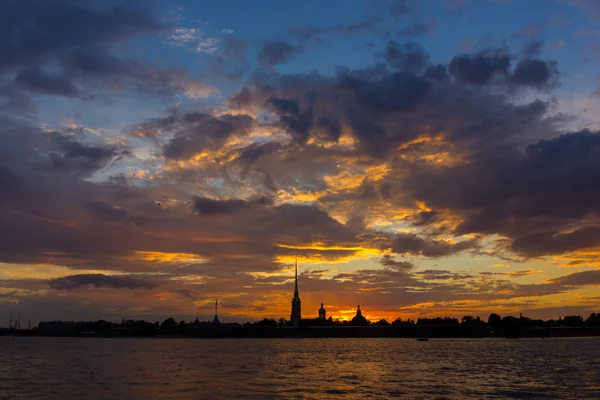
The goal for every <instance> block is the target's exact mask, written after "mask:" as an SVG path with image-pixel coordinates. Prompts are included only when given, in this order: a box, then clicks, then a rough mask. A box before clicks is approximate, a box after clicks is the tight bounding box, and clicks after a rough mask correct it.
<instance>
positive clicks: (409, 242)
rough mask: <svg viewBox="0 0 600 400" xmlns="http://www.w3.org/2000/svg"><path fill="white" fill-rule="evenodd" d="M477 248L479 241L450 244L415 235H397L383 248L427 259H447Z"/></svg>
mask: <svg viewBox="0 0 600 400" xmlns="http://www.w3.org/2000/svg"><path fill="white" fill-rule="evenodd" d="M476 246H477V240H474V239H472V240H466V241H463V242H458V243H449V242H444V241H440V240H432V239H429V238H426V237H420V236H417V235H415V234H410V233H404V234H396V235H395V236H393V237H392V238H391V240H390V241H389V242H388V243H385V244H383V248H389V249H390V250H391V251H392V252H394V253H396V254H413V255H423V256H425V257H445V256H448V255H451V254H456V253H459V252H461V251H464V250H467V249H473V248H475V247H476Z"/></svg>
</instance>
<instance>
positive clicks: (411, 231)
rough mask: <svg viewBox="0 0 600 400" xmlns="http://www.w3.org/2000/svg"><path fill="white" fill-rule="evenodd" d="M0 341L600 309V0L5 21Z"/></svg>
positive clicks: (366, 2) (203, 5) (112, 9)
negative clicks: (9, 328)
mask: <svg viewBox="0 0 600 400" xmlns="http://www.w3.org/2000/svg"><path fill="white" fill-rule="evenodd" d="M0 37H2V40H1V41H0V326H4V325H7V323H8V319H9V318H10V316H12V318H13V319H15V318H16V317H17V316H18V315H20V316H21V319H22V322H21V326H23V320H26V319H29V318H31V320H32V321H35V322H37V321H40V320H55V319H67V320H92V319H99V318H104V319H108V320H113V321H120V320H121V318H125V319H131V318H135V319H147V320H151V321H155V320H162V319H164V318H165V317H168V316H174V317H176V318H177V319H185V320H187V321H189V320H191V319H193V318H195V317H199V318H200V319H209V318H211V316H212V313H213V304H214V301H215V298H218V299H219V301H220V304H221V306H220V317H221V320H222V321H240V322H241V321H246V320H253V319H258V318H263V317H269V318H280V317H285V318H289V315H290V305H291V298H292V295H293V264H294V259H295V257H297V259H298V265H299V270H300V277H299V286H300V297H301V299H302V311H303V317H316V315H317V309H318V308H319V305H320V302H321V301H322V302H323V303H324V304H325V308H326V309H327V311H328V316H333V318H334V319H335V318H342V319H345V318H351V317H352V316H353V315H354V313H355V310H356V305H357V303H360V304H361V308H362V309H363V313H364V315H365V316H367V317H368V318H370V319H371V320H376V319H379V318H387V319H388V320H391V319H395V318H397V317H402V318H415V319H416V318H418V317H420V316H437V315H441V316H453V317H459V318H460V317H461V316H463V315H467V314H471V315H479V316H481V317H482V318H485V319H487V316H488V315H489V313H490V312H496V313H499V314H501V315H508V314H513V315H518V314H519V313H520V312H522V313H523V314H524V315H526V316H530V317H540V318H545V319H546V318H558V317H559V316H564V315H571V314H581V315H583V316H584V317H587V315H589V313H590V312H592V311H599V310H600V294H599V293H600V292H599V291H598V285H600V268H599V267H600V131H599V130H600V75H599V71H600V70H599V66H600V2H599V1H597V0H527V1H525V0H523V1H520V0H471V1H469V0H445V1H441V0H440V1H437V0H424V1H414V2H413V1H408V0H407V1H401V0H395V1H391V0H390V1H386V0H363V1H359V0H350V1H349V0H344V1H342V0H340V1H323V0H319V1H302V2H299V1H273V0H264V1H246V0H240V1H229V0H221V1H212V0H211V1H207V0H201V1H191V0H190V1H183V0H169V1H141V0H140V1H122V2H119V1H91V0H89V1H87V0H83V1H81V0H78V1H75V0H73V1H68V0H65V1H62V0H60V1H59V0H48V1H43V0H18V1H17V0H4V1H2V2H0Z"/></svg>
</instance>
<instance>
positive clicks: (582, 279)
mask: <svg viewBox="0 0 600 400" xmlns="http://www.w3.org/2000/svg"><path fill="white" fill-rule="evenodd" d="M549 282H550V283H551V284H554V285H563V286H575V287H577V286H587V285H600V269H597V270H593V271H583V272H575V273H572V274H569V275H564V276H559V277H558V278H553V279H550V280H549Z"/></svg>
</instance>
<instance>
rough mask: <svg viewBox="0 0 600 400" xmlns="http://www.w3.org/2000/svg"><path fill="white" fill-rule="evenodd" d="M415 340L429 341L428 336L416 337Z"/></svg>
mask: <svg viewBox="0 0 600 400" xmlns="http://www.w3.org/2000/svg"><path fill="white" fill-rule="evenodd" d="M417 342H429V338H427V337H418V338H417Z"/></svg>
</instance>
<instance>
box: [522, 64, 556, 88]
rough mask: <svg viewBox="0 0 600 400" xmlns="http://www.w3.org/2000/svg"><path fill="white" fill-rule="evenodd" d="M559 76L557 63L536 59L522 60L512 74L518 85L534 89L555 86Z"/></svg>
mask: <svg viewBox="0 0 600 400" xmlns="http://www.w3.org/2000/svg"><path fill="white" fill-rule="evenodd" d="M557 76H558V67H557V66H556V62H553V61H542V60H536V59H526V60H521V61H519V63H518V64H517V65H516V66H515V69H514V71H513V73H512V81H513V82H514V83H515V84H517V85H529V86H533V87H538V88H542V87H547V86H550V87H551V86H555V85H556V80H557Z"/></svg>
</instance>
